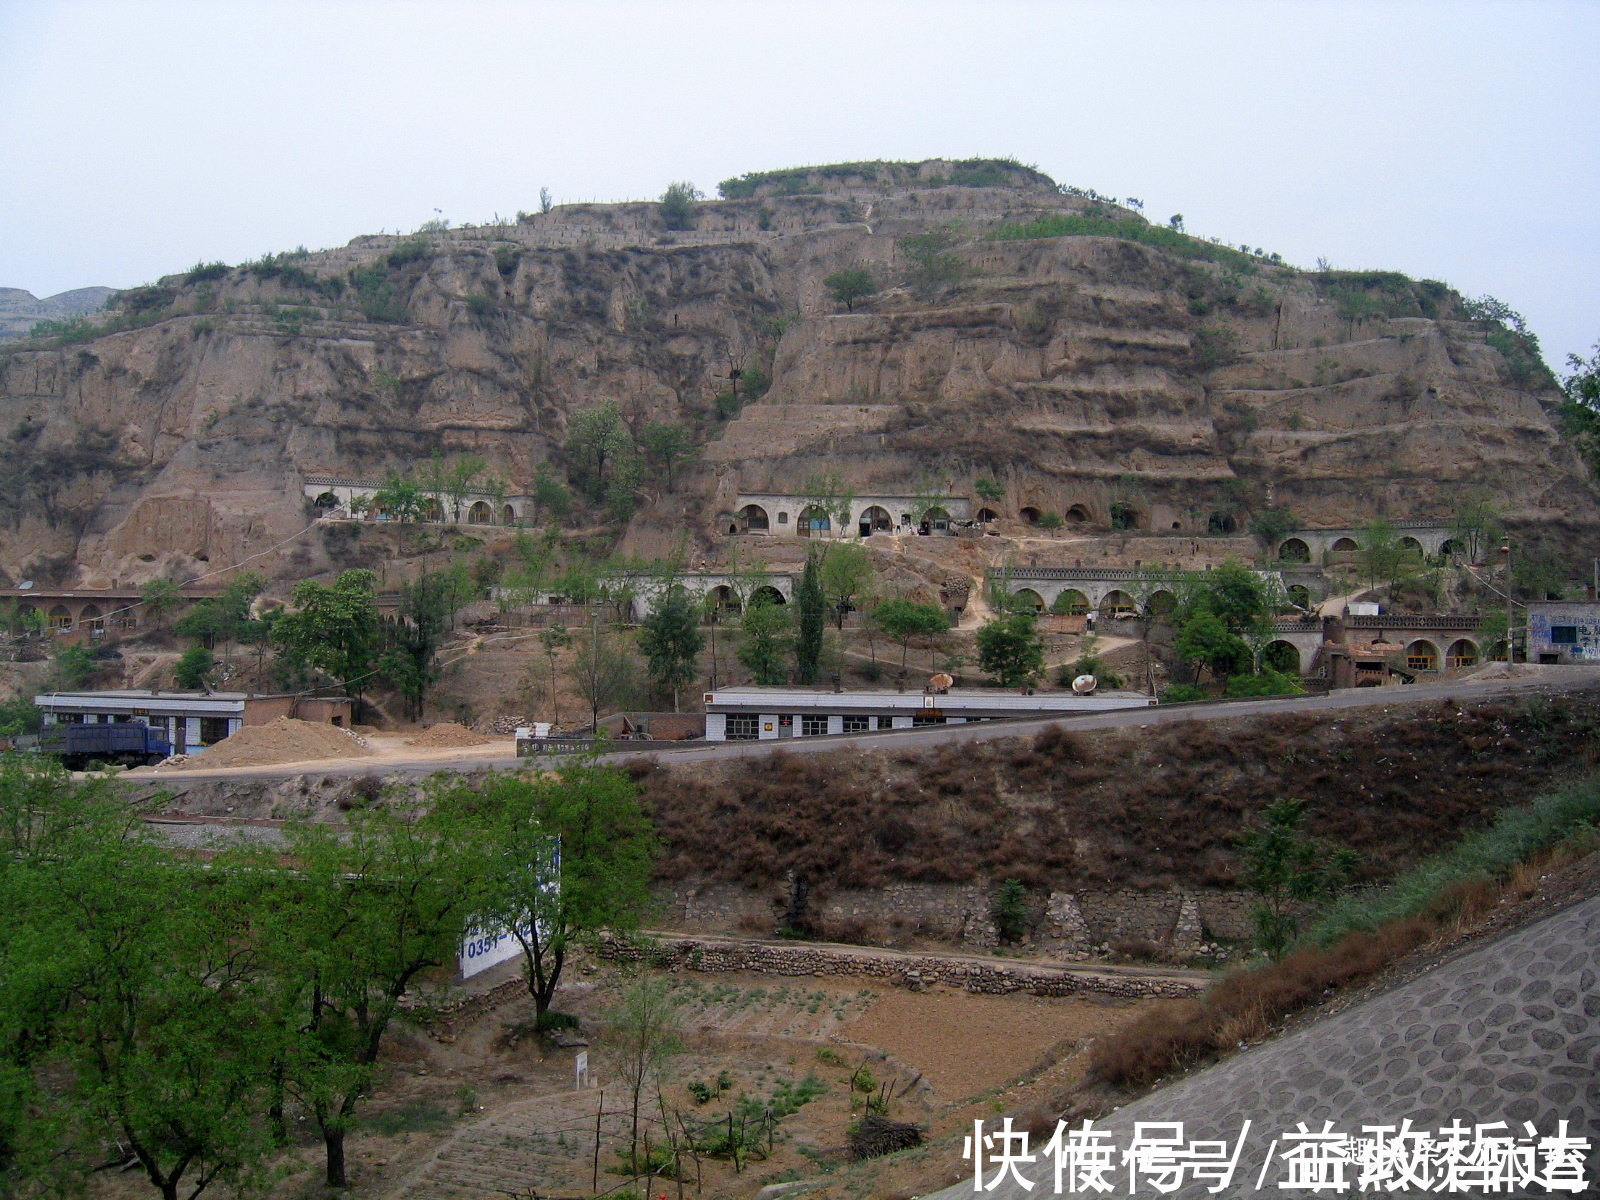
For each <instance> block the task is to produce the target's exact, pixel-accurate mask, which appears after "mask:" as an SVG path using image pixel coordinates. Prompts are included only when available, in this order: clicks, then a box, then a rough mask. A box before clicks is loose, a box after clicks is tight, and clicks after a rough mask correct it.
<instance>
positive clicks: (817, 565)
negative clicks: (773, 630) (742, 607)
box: [794, 549, 828, 685]
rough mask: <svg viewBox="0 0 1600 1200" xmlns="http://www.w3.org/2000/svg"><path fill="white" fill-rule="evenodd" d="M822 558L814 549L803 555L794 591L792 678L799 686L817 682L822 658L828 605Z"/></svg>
mask: <svg viewBox="0 0 1600 1200" xmlns="http://www.w3.org/2000/svg"><path fill="white" fill-rule="evenodd" d="M822 557H823V556H822V555H821V554H819V553H818V552H817V551H816V550H815V549H812V550H811V551H810V552H809V553H808V554H807V555H806V565H805V570H804V571H803V572H801V575H800V586H799V587H797V588H796V589H795V593H794V602H795V609H796V611H797V612H798V614H799V620H798V622H797V629H796V634H795V642H794V679H795V682H796V683H798V684H802V685H806V684H813V683H815V682H816V681H817V667H818V663H819V661H820V660H821V657H822V626H823V618H824V615H825V613H826V610H827V604H828V602H827V600H826V598H825V597H824V596H823V594H822Z"/></svg>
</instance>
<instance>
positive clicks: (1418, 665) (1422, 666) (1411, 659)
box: [1406, 654, 1434, 671]
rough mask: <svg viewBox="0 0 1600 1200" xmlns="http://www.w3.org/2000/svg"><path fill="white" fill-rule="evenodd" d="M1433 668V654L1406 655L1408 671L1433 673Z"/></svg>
mask: <svg viewBox="0 0 1600 1200" xmlns="http://www.w3.org/2000/svg"><path fill="white" fill-rule="evenodd" d="M1433 667H1434V662H1433V655H1431V654H1408V655H1406V670H1408V671H1431V670H1433Z"/></svg>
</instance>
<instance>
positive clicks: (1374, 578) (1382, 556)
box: [1356, 517, 1411, 587]
mask: <svg viewBox="0 0 1600 1200" xmlns="http://www.w3.org/2000/svg"><path fill="white" fill-rule="evenodd" d="M1361 535H1362V536H1361V541H1362V546H1361V549H1359V550H1358V551H1356V562H1357V563H1358V564H1359V566H1360V568H1361V574H1362V576H1363V577H1364V578H1365V579H1366V581H1367V586H1368V587H1376V586H1377V585H1378V584H1379V583H1384V584H1387V585H1389V586H1390V587H1393V586H1394V585H1395V584H1397V583H1399V582H1400V580H1401V579H1402V578H1403V577H1404V576H1405V574H1406V568H1407V566H1408V565H1409V564H1410V560H1411V554H1410V552H1408V551H1407V550H1406V549H1405V547H1403V546H1402V545H1401V544H1400V532H1399V530H1397V529H1396V528H1395V526H1394V522H1393V521H1390V520H1388V519H1386V518H1384V517H1375V518H1373V519H1372V520H1371V521H1368V522H1367V523H1366V525H1364V526H1362V529H1361Z"/></svg>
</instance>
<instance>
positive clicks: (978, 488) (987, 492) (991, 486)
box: [972, 476, 1006, 504]
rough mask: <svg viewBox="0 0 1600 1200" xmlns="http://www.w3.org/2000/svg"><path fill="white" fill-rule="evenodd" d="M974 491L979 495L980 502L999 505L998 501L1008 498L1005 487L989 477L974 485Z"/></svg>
mask: <svg viewBox="0 0 1600 1200" xmlns="http://www.w3.org/2000/svg"><path fill="white" fill-rule="evenodd" d="M972 490H973V491H974V492H976V493H978V498H979V499H980V500H987V501H988V502H989V503H991V504H994V503H997V502H998V501H1001V500H1004V499H1005V498H1006V489H1005V487H1004V485H1002V484H1000V483H999V482H997V481H996V480H993V479H990V478H988V477H987V476H985V477H984V478H982V479H980V480H978V481H977V482H976V483H974V484H973V485H972Z"/></svg>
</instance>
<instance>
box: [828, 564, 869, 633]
mask: <svg viewBox="0 0 1600 1200" xmlns="http://www.w3.org/2000/svg"><path fill="white" fill-rule="evenodd" d="M872 582H873V576H872V558H871V556H870V555H868V554H867V551H866V549H865V547H862V546H852V545H849V544H844V545H838V546H829V547H828V552H827V554H826V555H825V556H824V557H823V559H822V594H823V595H824V596H825V597H826V598H827V601H828V603H829V604H830V605H832V607H833V618H834V624H835V625H836V626H837V627H838V628H839V629H840V630H841V631H842V630H843V629H844V619H845V616H846V614H848V613H849V612H850V610H851V609H853V608H856V607H857V606H858V605H860V604H863V603H865V602H866V597H867V595H868V593H869V592H870V591H871V590H872Z"/></svg>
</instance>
